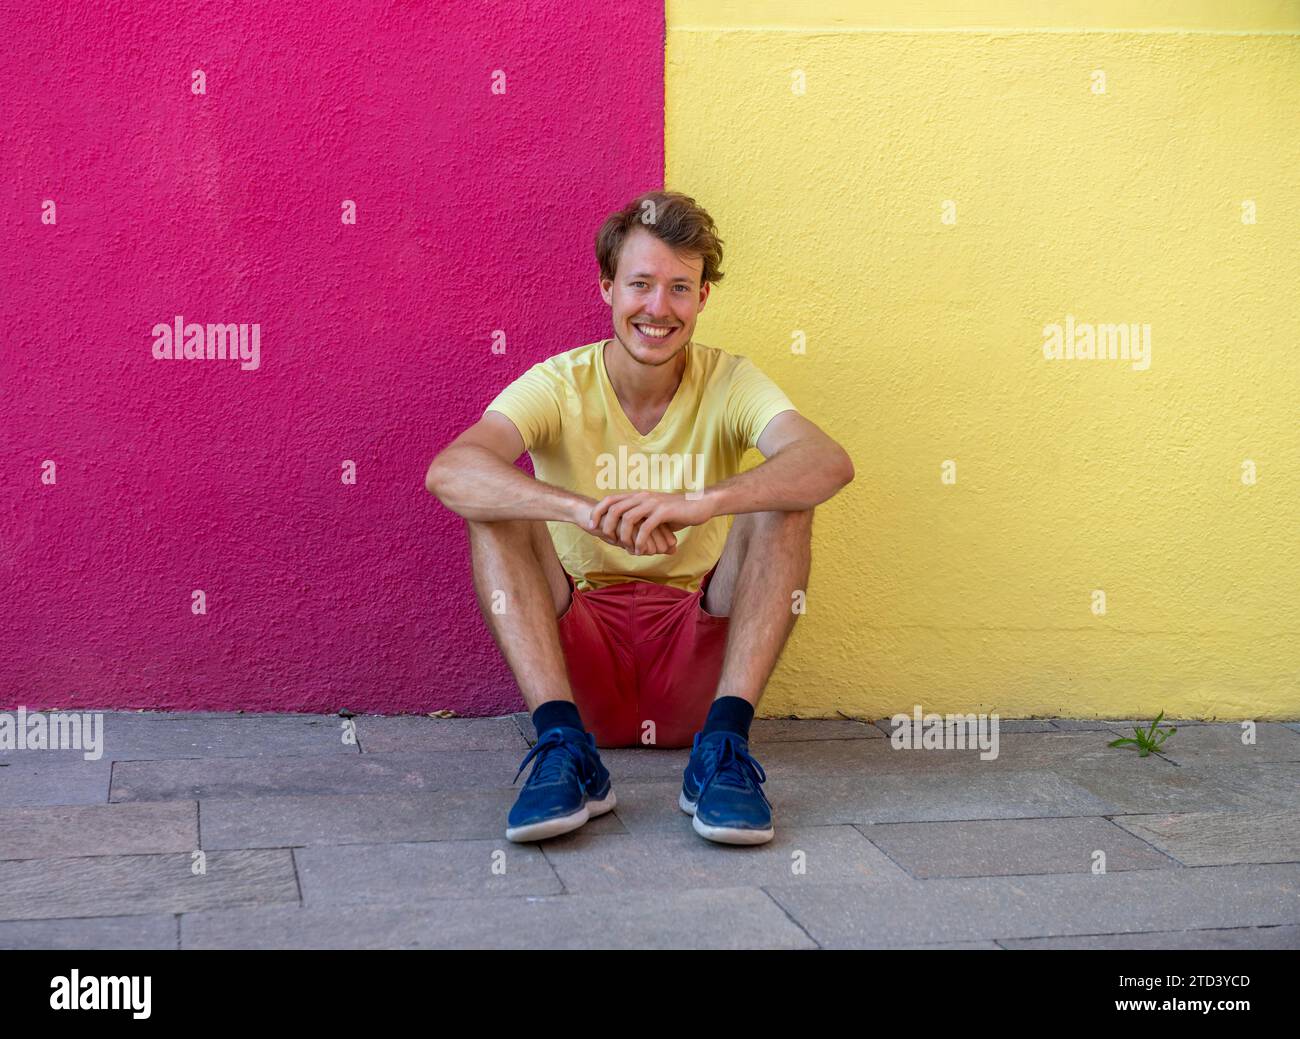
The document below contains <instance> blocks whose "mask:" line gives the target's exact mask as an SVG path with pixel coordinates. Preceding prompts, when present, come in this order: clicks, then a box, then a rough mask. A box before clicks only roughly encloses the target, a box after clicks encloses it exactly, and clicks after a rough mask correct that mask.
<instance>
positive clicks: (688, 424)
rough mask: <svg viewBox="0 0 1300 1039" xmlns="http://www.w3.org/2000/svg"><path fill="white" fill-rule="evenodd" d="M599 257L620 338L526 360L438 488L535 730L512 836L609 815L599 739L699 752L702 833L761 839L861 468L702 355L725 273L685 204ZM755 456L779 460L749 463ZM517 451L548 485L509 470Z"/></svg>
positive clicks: (728, 363) (608, 244)
mask: <svg viewBox="0 0 1300 1039" xmlns="http://www.w3.org/2000/svg"><path fill="white" fill-rule="evenodd" d="M596 256H597V260H598V262H599V265H600V292H601V295H602V296H603V297H604V299H605V302H606V303H608V304H609V305H610V308H611V310H612V317H613V327H612V331H613V333H614V336H613V338H612V339H604V340H601V341H600V342H597V343H589V344H587V345H586V346H580V347H578V348H577V349H575V350H570V351H568V352H566V353H561V354H556V355H555V356H553V357H550V358H548V359H547V360H545V361H542V362H540V363H538V364H535V365H533V366H532V368H530V369H529V370H528V371H526V372H525V373H524V374H523V375H521V376H520V377H519V378H518V379H516V380H515V381H514V382H512V383H511V384H510V385H509V386H507V387H506V388H505V389H504V390H502V391H501V393H500V394H499V395H498V396H497V397H496V398H495V399H494V400H493V401H492V403H491V404H490V405H488V407H487V409H486V410H485V411H484V413H483V417H482V418H481V419H480V420H479V421H478V422H477V423H475V424H474V425H472V426H470V427H469V428H468V429H467V430H465V432H463V433H462V434H461V435H460V436H458V437H457V438H456V439H455V440H453V441H452V442H451V444H449V445H448V446H447V447H446V448H445V449H444V450H443V451H442V452H441V453H440V454H439V455H438V457H437V458H435V459H434V460H433V462H432V464H431V465H430V466H429V472H428V476H427V479H426V486H427V488H428V490H429V491H430V493H432V494H435V495H437V497H438V498H439V499H440V500H441V501H442V503H443V504H444V505H446V506H447V507H448V508H449V509H451V510H452V511H454V512H456V513H457V514H459V515H460V516H463V517H464V518H465V520H466V525H467V528H468V534H469V543H470V554H471V560H472V565H473V571H474V587H475V590H476V594H477V596H478V601H479V606H480V609H481V610H482V612H483V616H484V618H485V619H486V621H487V623H488V626H489V627H490V628H491V629H492V634H493V636H494V638H495V639H496V641H497V645H498V646H499V647H500V649H501V652H502V653H503V654H504V656H505V658H506V661H507V662H508V663H509V665H510V668H511V670H512V671H513V672H514V675H515V679H516V681H517V682H518V683H519V688H520V691H521V692H522V694H523V697H524V701H525V703H526V704H527V706H528V709H529V711H530V712H532V718H533V724H534V726H535V727H536V729H537V743H536V745H535V746H534V747H533V748H532V750H531V751H530V752H529V753H528V755H527V756H526V757H525V758H524V760H523V763H522V764H521V765H520V766H519V772H520V773H522V772H523V770H524V766H526V765H527V764H528V762H529V761H531V760H534V759H536V763H535V764H534V766H533V771H532V773H531V775H530V776H529V778H528V780H527V781H526V782H525V785H524V787H523V789H522V790H521V791H520V794H519V797H518V800H517V801H516V803H515V805H514V807H513V808H512V809H511V811H510V814H509V817H508V820H507V829H506V837H507V838H508V839H510V840H514V841H532V840H541V839H543V838H546V837H551V836H554V835H556V834H560V833H566V832H568V831H570V830H574V829H577V828H578V827H579V826H581V825H582V824H583V823H585V822H586V821H587V820H588V819H589V818H591V817H592V816H595V815H600V814H602V813H604V812H607V811H609V810H610V809H612V808H613V807H614V804H615V798H614V793H613V790H612V788H611V786H610V778H609V772H608V771H607V770H606V769H605V767H604V765H603V764H602V763H601V761H600V755H599V754H598V753H597V750H596V748H597V747H598V746H600V747H623V746H638V745H655V746H660V747H682V746H690V747H691V748H692V751H691V757H690V761H689V763H688V764H687V767H686V771H685V774H684V776H683V783H682V792H681V795H680V797H679V799H678V804H679V805H680V807H681V808H682V809H683V810H684V811H686V812H688V813H690V814H692V815H694V823H693V825H694V828H695V830H696V832H697V833H699V834H700V835H701V836H703V837H706V838H708V839H710V840H715V841H720V842H723V843H731V844H761V843H763V842H765V841H769V840H771V839H772V836H773V829H772V815H771V804H770V802H769V801H768V800H767V798H766V797H765V796H764V794H763V792H762V790H761V789H760V788H759V784H761V783H763V782H765V781H766V778H767V777H766V776H765V775H764V773H763V770H762V768H761V766H760V765H759V764H758V762H756V761H755V760H754V759H753V757H752V756H751V755H750V753H749V747H748V739H749V724H750V721H751V720H752V719H753V716H754V708H755V706H756V705H757V704H758V701H759V698H760V697H761V696H762V694H763V689H764V686H765V685H766V683H767V679H768V676H769V675H770V674H771V672H772V669H773V667H774V666H775V665H776V661H777V658H778V657H779V656H780V653H781V650H782V648H783V647H784V645H785V641H786V638H787V637H788V636H789V634H790V630H791V628H793V626H794V622H795V618H796V616H797V613H796V612H795V605H796V603H798V602H799V601H801V600H802V596H803V593H804V590H805V589H806V584H807V580H808V571H809V566H810V552H811V548H810V541H811V532H812V515H813V508H814V507H815V506H816V505H819V504H820V503H821V502H824V501H825V500H826V499H828V498H830V497H831V496H832V495H833V494H835V493H836V492H837V491H839V490H840V488H841V487H843V486H844V485H845V484H847V483H848V482H849V481H850V480H852V479H853V463H852V462H851V461H850V459H849V456H848V455H847V454H846V453H845V451H844V449H843V448H841V447H840V446H839V445H838V444H837V443H835V441H833V440H832V439H830V437H828V436H827V435H826V434H825V433H823V432H822V431H821V430H820V429H818V428H817V426H815V425H814V424H813V423H812V422H810V421H809V420H808V419H807V418H805V417H803V416H802V415H800V414H799V412H798V411H796V410H795V407H794V405H793V404H791V403H790V400H789V399H788V398H787V397H786V396H785V394H784V393H782V392H781V390H780V389H779V388H778V387H777V386H776V384H775V383H773V382H772V381H771V380H770V379H769V378H767V376H765V375H764V374H763V373H762V372H761V371H760V370H759V369H758V368H757V367H756V366H755V365H754V364H753V363H752V362H751V361H749V360H748V359H746V358H743V357H739V356H736V355H733V354H730V353H726V352H724V351H722V350H717V349H714V348H712V347H708V346H704V345H702V344H700V343H695V342H692V339H691V335H692V333H693V332H694V329H695V322H696V318H697V317H698V315H699V313H700V311H701V310H703V309H704V303H705V301H706V300H707V299H708V297H709V289H710V287H711V285H712V284H715V283H717V282H719V281H720V280H721V279H722V272H721V271H720V270H719V266H720V264H721V261H722V243H721V242H720V241H719V239H718V238H717V235H716V233H715V228H714V224H713V220H712V218H711V217H710V216H709V215H708V213H706V212H705V211H704V210H703V209H702V208H700V207H699V206H697V205H696V204H695V202H694V200H693V199H691V198H688V197H687V196H685V195H682V194H680V193H677V192H661V191H655V192H650V193H647V194H645V195H642V196H641V197H640V198H637V199H635V200H634V201H633V202H631V203H630V204H629V205H628V206H627V207H626V208H625V209H623V210H621V211H620V212H617V213H614V214H612V215H611V216H610V217H609V218H608V219H607V220H606V221H605V223H604V225H603V226H602V227H601V229H600V232H599V234H598V235H597V236H596ZM755 447H756V448H757V449H758V450H759V452H761V453H762V454H763V456H764V457H765V458H766V461H765V462H763V463H762V464H760V465H758V466H756V467H754V468H753V469H751V470H750V471H748V472H745V473H740V472H739V470H740V463H741V458H742V456H743V455H744V453H745V451H746V450H747V449H749V448H755ZM525 450H526V451H528V453H529V455H530V456H531V458H532V461H533V468H534V471H535V473H536V478H533V477H530V476H528V475H527V474H526V473H524V472H523V471H521V470H520V469H517V468H516V467H515V465H514V462H515V460H516V459H517V458H518V457H519V456H520V455H521V454H522V453H523V452H524V451H525ZM728 516H734V517H735V520H734V522H733V523H732V525H731V528H730V531H728V528H727V517H728ZM588 726H589V727H590V731H588V728H587V727H588ZM518 778H519V775H518V774H516V776H515V779H516V780H517V779H518Z"/></svg>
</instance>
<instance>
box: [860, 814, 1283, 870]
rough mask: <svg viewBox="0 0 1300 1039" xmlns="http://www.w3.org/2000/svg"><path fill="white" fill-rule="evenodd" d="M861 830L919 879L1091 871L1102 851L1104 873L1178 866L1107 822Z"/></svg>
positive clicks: (1010, 822) (994, 822)
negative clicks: (1103, 855) (1097, 855)
mask: <svg viewBox="0 0 1300 1039" xmlns="http://www.w3.org/2000/svg"><path fill="white" fill-rule="evenodd" d="M858 829H859V830H860V831H861V832H862V835H863V836H864V837H866V838H867V840H869V841H871V843H872V844H874V845H875V846H876V847H878V848H879V849H880V850H881V851H883V852H884V853H885V854H886V855H888V856H889V857H890V859H892V860H893V861H894V862H896V863H898V865H900V866H902V867H903V869H905V870H907V872H908V873H909V874H911V875H912V876H913V877H916V878H917V879H920V880H925V879H929V878H931V877H1000V876H1018V875H1024V874H1037V873H1088V872H1091V871H1092V869H1093V864H1094V861H1097V860H1096V853H1097V852H1099V851H1100V852H1103V853H1104V854H1105V860H1104V861H1105V868H1106V869H1107V870H1125V869H1180V868H1182V866H1181V864H1180V863H1179V861H1178V860H1177V859H1174V858H1171V857H1170V856H1169V855H1166V854H1164V853H1163V852H1161V851H1158V850H1156V849H1155V848H1153V847H1152V846H1151V845H1150V844H1149V843H1147V841H1145V840H1143V839H1142V838H1141V836H1140V835H1139V834H1136V833H1130V832H1128V831H1126V830H1125V829H1123V828H1121V827H1119V826H1116V825H1115V824H1114V823H1112V822H1110V821H1109V820H1106V819H1096V818H1083V819H996V820H983V821H977V822H930V823H877V824H875V825H873V826H864V825H859V826H858ZM1236 861H1241V860H1236ZM1247 861H1249V860H1247ZM1256 861H1261V862H1265V861H1285V860H1278V859H1260V860H1256Z"/></svg>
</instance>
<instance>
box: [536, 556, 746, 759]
mask: <svg viewBox="0 0 1300 1039" xmlns="http://www.w3.org/2000/svg"><path fill="white" fill-rule="evenodd" d="M715 569H716V568H715ZM565 576H566V577H568V578H569V590H570V592H571V593H572V601H571V602H570V603H569V607H568V609H566V610H565V611H564V613H562V614H561V615H560V617H559V620H558V625H559V629H560V646H561V648H562V649H563V650H564V659H565V663H566V665H567V669H568V672H569V683H570V685H572V687H573V699H574V702H575V703H576V704H577V707H578V713H579V714H580V715H582V724H583V726H584V727H585V728H586V729H587V731H588V732H590V733H591V734H592V735H593V736H595V738H596V745H597V746H598V747H641V746H655V747H689V746H691V743H692V740H693V738H694V736H695V733H697V732H698V731H699V730H700V729H702V728H704V720H705V718H706V717H707V716H708V713H709V705H710V704H712V703H713V698H714V697H715V696H716V695H717V691H718V680H719V678H720V677H721V675H722V653H723V650H724V649H725V648H726V644H727V626H728V623H729V621H728V618H726V617H715V616H714V615H713V614H711V613H705V612H704V606H703V605H702V603H703V600H704V593H705V592H706V591H708V587H709V581H710V580H712V578H713V570H710V571H709V572H708V573H707V574H706V575H705V577H704V580H703V581H702V582H701V584H700V589H699V591H697V592H687V591H684V590H683V589H681V588H671V587H669V586H667V585H661V584H655V583H654V582H652V581H643V580H632V581H624V582H621V583H619V584H615V585H610V586H608V587H606V588H595V589H593V590H591V591H587V592H580V591H578V590H577V589H576V588H575V587H574V583H573V578H572V577H571V576H569V574H568V573H567V572H566V573H565ZM644 722H654V727H653V729H651V728H650V727H649V726H643V724H642V723H644ZM643 732H644V733H647V735H646V736H645V738H644V739H643V736H642V733H643ZM649 733H653V740H651V739H650V736H649V735H648V734H649Z"/></svg>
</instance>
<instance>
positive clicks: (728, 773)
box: [700, 733, 772, 808]
mask: <svg viewBox="0 0 1300 1039" xmlns="http://www.w3.org/2000/svg"><path fill="white" fill-rule="evenodd" d="M707 749H708V750H710V751H711V753H710V755H709V758H710V761H709V767H708V771H707V772H705V773H704V778H703V779H702V780H701V781H700V794H701V796H702V795H703V794H704V790H705V788H706V787H707V786H708V785H709V783H710V782H711V781H712V780H713V778H714V777H715V776H717V777H720V778H722V779H729V780H731V784H730V785H732V786H739V787H742V788H746V789H750V788H752V789H754V790H757V791H758V796H759V797H761V798H762V799H763V801H764V802H765V803H766V804H767V806H768V807H769V808H771V807H772V802H771V801H768V799H767V795H766V794H764V793H763V788H762V787H761V786H760V785H759V784H761V783H766V782H767V773H766V772H764V771H763V766H762V765H760V764H759V763H758V762H757V761H755V760H754V759H753V758H752V757H750V754H749V750H748V749H747V746H746V743H745V741H743V740H741V738H740V737H739V736H733V735H732V734H731V733H724V734H723V736H722V738H721V739H719V740H714V741H711V742H710V743H709V744H707Z"/></svg>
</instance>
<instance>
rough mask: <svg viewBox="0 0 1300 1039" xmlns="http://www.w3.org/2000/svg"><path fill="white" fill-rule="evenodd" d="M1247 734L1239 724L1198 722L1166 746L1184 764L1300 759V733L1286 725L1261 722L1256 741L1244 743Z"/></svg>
mask: <svg viewBox="0 0 1300 1039" xmlns="http://www.w3.org/2000/svg"><path fill="white" fill-rule="evenodd" d="M1162 727H1163V723H1162ZM1129 735H1132V732H1131V731H1130V733H1129ZM1243 735H1246V732H1245V730H1243V729H1242V727H1241V725H1239V724H1236V723H1229V724H1227V725H1221V724H1215V725H1197V726H1193V727H1191V728H1186V729H1179V730H1178V731H1177V732H1176V733H1174V734H1173V735H1172V736H1170V737H1169V738H1168V739H1166V740H1165V742H1164V744H1163V745H1162V749H1163V751H1164V752H1165V754H1166V755H1167V756H1168V757H1169V758H1170V760H1172V761H1175V762H1177V763H1178V764H1180V765H1183V766H1200V765H1256V764H1259V763H1260V762H1265V761H1300V732H1296V731H1294V730H1293V729H1289V728H1287V727H1286V726H1285V725H1277V724H1273V723H1270V722H1259V723H1257V724H1256V725H1255V728H1254V739H1255V742H1254V743H1242V737H1243ZM1127 749H1129V750H1131V749H1132V748H1131V747H1130V748H1127Z"/></svg>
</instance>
